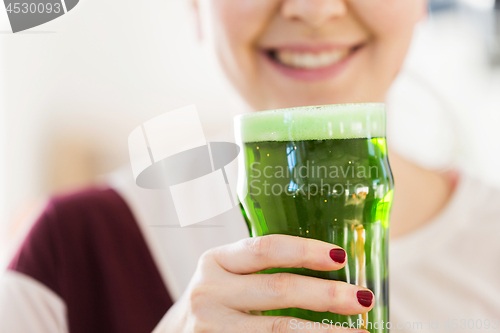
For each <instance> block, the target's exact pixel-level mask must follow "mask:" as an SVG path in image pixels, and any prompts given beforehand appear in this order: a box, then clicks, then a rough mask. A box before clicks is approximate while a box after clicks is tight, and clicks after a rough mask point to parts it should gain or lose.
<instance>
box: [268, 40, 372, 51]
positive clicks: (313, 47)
mask: <svg viewBox="0 0 500 333" xmlns="http://www.w3.org/2000/svg"><path fill="white" fill-rule="evenodd" d="M364 44H365V42H358V43H348V44H347V43H346V44H339V43H337V44H333V43H332V44H326V43H325V44H308V43H296V44H292V43H290V44H282V45H276V46H264V47H261V49H262V50H264V51H291V52H294V51H295V52H301V53H302V52H303V53H306V52H307V53H320V52H328V51H334V50H345V49H355V48H359V47H361V46H363V45H364Z"/></svg>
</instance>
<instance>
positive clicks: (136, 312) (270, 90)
mask: <svg viewBox="0 0 500 333" xmlns="http://www.w3.org/2000/svg"><path fill="white" fill-rule="evenodd" d="M195 7H196V10H198V11H202V12H206V13H207V16H206V18H208V19H209V22H208V25H209V26H210V27H211V31H212V32H213V40H212V42H213V46H214V47H215V50H216V52H217V55H218V58H219V60H220V63H221V65H222V67H223V69H224V71H225V74H226V75H227V77H228V78H229V80H230V81H231V82H232V83H233V85H234V86H235V87H236V89H237V90H238V91H239V93H240V94H241V95H242V96H243V98H244V99H245V100H246V101H247V102H248V104H249V105H250V106H251V107H252V108H253V109H254V110H265V109H276V108H284V107H292V106H302V105H322V104H333V103H353V102H383V101H384V100H385V95H386V93H387V91H388V89H389V87H390V86H391V84H392V82H393V80H394V78H395V76H396V75H397V74H398V71H399V70H400V68H401V65H402V63H403V60H404V58H405V55H406V52H407V49H408V47H409V44H410V41H411V38H412V33H413V29H414V27H415V25H416V24H417V23H418V22H419V21H420V20H421V19H422V18H423V17H424V15H425V9H426V2H425V1H424V0H405V1H401V0H206V1H203V0H200V3H196V6H195ZM203 17H204V16H203ZM203 32H204V31H203V30H202V34H203ZM391 165H392V168H393V173H394V177H395V178H396V180H397V186H398V188H397V193H396V197H395V201H394V206H393V211H392V217H391V237H392V239H393V242H392V248H391V260H392V261H391V286H390V288H391V293H392V296H391V322H392V323H393V325H394V326H393V328H396V324H397V323H399V322H401V323H402V325H401V326H397V328H400V329H402V330H406V331H419V330H429V329H441V330H446V329H448V328H452V329H457V328H455V327H453V326H452V325H454V323H455V324H456V325H462V322H461V321H462V320H469V319H472V320H474V321H475V324H474V325H476V324H477V323H478V321H481V323H482V326H483V327H485V321H486V320H488V321H489V323H490V324H491V327H492V328H493V327H494V320H496V319H497V318H495V316H498V314H500V297H499V296H500V286H499V283H498V278H497V277H498V273H500V267H499V264H498V263H499V262H500V261H499V260H495V259H499V256H500V246H499V245H498V244H499V242H496V241H495V237H496V236H495V235H497V234H498V233H499V232H500V225H499V223H498V216H499V214H498V212H499V211H498V210H499V209H498V208H496V206H495V203H496V202H498V200H499V199H500V195H499V193H498V192H496V191H494V190H491V189H489V188H487V187H486V186H484V185H482V184H480V183H478V182H476V181H474V180H472V179H469V178H468V177H466V176H465V175H461V176H460V177H458V176H456V175H453V174H450V173H447V174H443V173H439V172H434V171H430V170H425V169H422V168H420V167H418V166H416V165H414V164H412V163H410V162H408V161H406V160H404V159H403V158H401V157H399V156H398V155H397V154H396V153H395V152H391ZM117 179H118V178H117ZM131 184H133V182H132V181H130V182H126V181H123V180H121V178H120V180H116V179H115V180H113V181H111V182H110V187H111V188H104V189H91V190H87V191H84V192H80V193H77V194H74V195H71V196H68V197H63V198H56V199H54V200H52V201H51V203H50V204H49V206H48V207H47V209H46V210H45V212H44V213H43V214H42V216H41V217H40V218H39V220H38V221H37V223H36V224H35V226H34V227H33V229H32V231H31V232H30V234H29V235H28V237H27V239H26V240H25V242H24V244H23V245H22V247H21V249H20V250H19V252H18V254H17V255H16V257H15V258H14V259H13V261H12V263H11V265H10V267H9V273H8V274H7V275H6V279H5V281H4V283H3V291H2V300H3V301H2V302H3V303H1V302H0V304H3V305H2V307H0V319H1V320H0V331H2V332H4V331H5V332H67V331H69V332H71V333H74V332H149V331H152V330H154V332H157V333H163V332H185V333H187V332H256V331H257V332H294V331H296V330H295V329H293V326H291V325H290V320H291V318H280V317H265V316H254V315H252V314H251V313H250V311H251V310H266V309H275V308H288V307H300V308H305V309H311V310H315V311H332V312H337V313H341V314H359V313H365V312H367V311H369V310H370V309H371V308H372V307H373V299H372V296H371V292H370V291H368V290H366V289H365V288H362V287H358V286H354V285H348V284H345V283H340V282H335V281H324V280H319V279H314V278H305V277H301V276H295V275H286V274H281V275H280V274H271V275H253V274H248V273H253V272H257V271H260V270H263V269H266V268H271V267H293V266H300V267H307V268H310V269H316V270H335V269H340V268H341V267H343V265H344V262H345V256H346V254H345V252H344V251H343V250H342V249H340V248H338V247H335V246H333V245H331V244H327V243H323V242H319V241H314V240H309V239H300V238H296V237H289V236H282V235H279V236H266V237H260V238H255V239H249V238H246V237H247V236H248V234H247V232H246V230H245V228H246V226H245V225H244V222H243V221H242V220H241V216H239V215H237V214H235V213H234V212H233V214H232V215H231V214H227V215H225V218H226V219H227V220H230V221H229V222H228V223H227V224H226V228H212V229H199V228H198V229H197V228H192V229H180V228H179V229H176V228H163V229H154V230H152V228H147V226H146V224H149V225H151V224H155V222H158V221H162V220H164V219H166V218H168V217H169V216H172V214H175V213H172V211H173V208H172V206H171V203H170V204H169V202H171V201H169V197H168V196H169V194H168V193H166V192H160V193H158V192H155V193H152V192H146V191H142V190H140V189H137V188H136V187H134V186H133V185H131ZM169 205H170V206H169ZM145 221H147V222H145ZM242 238H243V239H242ZM228 243H229V245H227V244H228ZM475 251H477V254H475ZM202 253H203V255H202ZM446 320H449V322H448V323H447V324H448V327H446V326H445V325H446ZM299 321H300V320H299ZM297 322H298V321H297ZM408 324H409V325H408ZM496 324H497V325H498V322H497V323H496ZM436 325H437V326H436ZM477 325H478V324H477ZM457 327H458V326H457ZM497 328H498V327H497ZM469 329H470V327H469ZM331 330H334V329H331ZM353 330H354V329H353ZM317 331H328V330H326V329H324V328H323V329H311V330H308V332H317ZM355 331H359V330H355Z"/></svg>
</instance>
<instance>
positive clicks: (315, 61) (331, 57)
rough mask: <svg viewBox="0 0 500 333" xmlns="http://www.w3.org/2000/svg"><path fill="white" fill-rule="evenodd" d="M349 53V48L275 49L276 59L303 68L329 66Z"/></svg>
mask: <svg viewBox="0 0 500 333" xmlns="http://www.w3.org/2000/svg"><path fill="white" fill-rule="evenodd" d="M348 54H349V50H348V49H345V50H334V51H327V52H321V53H310V52H295V51H276V59H278V61H280V62H281V63H283V64H284V65H287V66H290V67H295V68H303V69H316V68H322V67H328V66H331V65H333V64H335V63H337V62H340V61H341V60H343V59H344V58H345V57H347V55H348Z"/></svg>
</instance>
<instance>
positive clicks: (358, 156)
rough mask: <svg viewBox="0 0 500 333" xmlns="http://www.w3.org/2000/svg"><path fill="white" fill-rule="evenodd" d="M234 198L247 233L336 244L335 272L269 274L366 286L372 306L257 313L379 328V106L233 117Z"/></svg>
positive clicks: (387, 187)
mask: <svg viewBox="0 0 500 333" xmlns="http://www.w3.org/2000/svg"><path fill="white" fill-rule="evenodd" d="M235 125H236V126H235V129H236V138H237V140H238V141H239V144H240V146H241V147H242V150H243V151H242V153H241V154H240V157H239V159H240V160H239V168H240V169H239V176H238V197H239V199H240V205H241V206H242V212H243V214H244V216H245V219H246V221H247V224H248V228H249V229H250V234H251V235H252V237H256V236H263V235H269V234H286V235H293V236H300V237H306V238H314V239H319V240H322V241H326V242H329V243H332V244H336V245H338V246H341V247H342V248H343V249H345V250H346V252H347V263H346V265H345V267H344V268H343V269H341V270H339V271H330V272H318V271H313V270H308V269H304V268H289V269H281V268H280V269H270V270H267V271H265V273H276V272H290V273H296V274H301V275H308V276H313V277H318V278H322V279H330V280H338V281H345V282H347V283H351V284H356V285H361V286H364V287H367V288H369V289H370V290H371V291H372V292H373V293H374V295H375V306H374V308H373V309H372V310H371V311H370V312H368V314H365V315H356V316H343V315H338V314H334V313H330V312H325V313H320V312H313V311H309V310H304V309H297V308H290V309H277V310H272V311H264V312H263V314H264V315H276V316H278V315H279V316H291V317H297V318H302V319H306V320H311V321H316V322H321V323H328V324H333V325H335V324H337V325H342V324H344V327H346V326H348V325H349V326H350V327H357V328H366V329H368V330H369V331H370V332H387V331H388V330H387V328H386V325H385V323H387V321H388V319H389V318H388V312H389V305H388V301H389V300H388V258H387V256H388V241H389V233H388V230H389V229H388V228H389V212H390V208H391V204H392V197H393V178H392V174H391V169H390V166H389V161H388V158H387V146H386V139H385V106H384V105H383V104H347V105H331V106H320V107H302V108H294V109H283V110H276V111H265V112H256V113H252V114H248V115H244V116H239V117H237V118H236V120H235Z"/></svg>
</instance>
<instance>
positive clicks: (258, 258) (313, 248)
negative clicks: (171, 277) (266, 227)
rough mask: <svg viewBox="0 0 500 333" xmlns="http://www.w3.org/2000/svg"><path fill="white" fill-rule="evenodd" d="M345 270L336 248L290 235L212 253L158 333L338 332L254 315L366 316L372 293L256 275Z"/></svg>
mask: <svg viewBox="0 0 500 333" xmlns="http://www.w3.org/2000/svg"><path fill="white" fill-rule="evenodd" d="M335 260H336V261H335ZM344 264H345V252H344V250H342V249H340V248H339V247H337V246H335V245H332V244H329V243H325V242H321V241H318V240H313V239H307V238H301V237H293V236H285V235H270V236H263V237H257V238H248V239H244V240H241V241H239V242H236V243H233V244H229V245H225V246H221V247H218V248H215V249H212V250H209V251H207V252H206V253H204V254H203V256H202V257H201V259H200V261H199V263H198V268H197V270H196V272H195V274H194V276H193V279H192V280H191V282H190V284H189V286H188V288H187V290H186V292H185V293H184V294H183V296H182V297H181V298H180V299H179V300H178V301H177V302H176V303H175V304H174V306H172V308H171V309H170V310H169V311H168V312H167V314H166V315H165V317H164V318H163V319H162V321H161V323H160V324H159V325H158V327H157V328H156V329H155V331H154V333H170V332H172V333H173V332H175V333H196V332H204V333H211V332H214V333H233V332H240V333H247V332H248V333H250V332H252V333H254V332H270V333H271V332H280V333H281V332H297V331H300V332H331V331H336V330H337V329H335V327H331V326H330V325H328V326H329V328H325V327H324V326H325V325H321V326H322V328H318V324H316V329H309V330H307V329H303V330H300V329H298V327H308V326H306V325H305V324H306V323H308V322H307V321H305V320H300V319H295V318H290V317H273V316H255V315H251V314H250V313H249V311H252V310H257V311H258V310H260V311H264V310H273V309H285V308H302V309H309V310H313V311H319V312H324V311H330V312H334V313H338V314H343V315H354V314H360V313H365V312H368V311H369V310H371V308H372V307H373V301H372V300H373V295H372V294H371V292H370V291H368V289H366V288H362V287H358V286H354V285H350V284H347V283H344V282H338V281H330V280H323V279H319V278H314V277H308V276H301V275H297V274H289V273H276V274H250V273H255V272H259V271H262V270H265V269H269V268H277V267H282V268H285V267H304V268H309V269H313V270H318V271H331V270H338V269H340V268H342V267H343V266H344ZM359 291H361V293H359V294H358V292H359ZM358 297H359V298H360V300H358ZM361 303H363V304H364V305H362V304H361ZM291 320H293V321H292V322H291ZM299 323H303V324H304V325H302V324H299ZM352 331H355V332H356V331H357V332H366V331H363V330H352Z"/></svg>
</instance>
